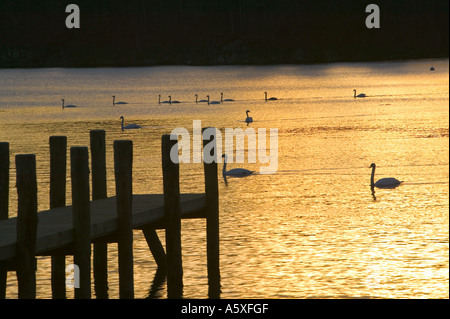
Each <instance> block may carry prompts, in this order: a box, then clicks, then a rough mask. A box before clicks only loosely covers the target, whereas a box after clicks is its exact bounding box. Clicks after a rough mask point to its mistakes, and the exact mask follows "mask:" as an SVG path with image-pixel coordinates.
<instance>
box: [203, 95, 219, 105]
mask: <svg viewBox="0 0 450 319" xmlns="http://www.w3.org/2000/svg"><path fill="white" fill-rule="evenodd" d="M206 97H207V98H208V105H210V104H220V102H219V101H209V95H207V96H206Z"/></svg>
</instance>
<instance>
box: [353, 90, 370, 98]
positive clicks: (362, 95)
mask: <svg viewBox="0 0 450 319" xmlns="http://www.w3.org/2000/svg"><path fill="white" fill-rule="evenodd" d="M366 96H367V95H365V94H364V93H360V94H358V95H356V90H353V97H354V98H355V99H356V98H357V97H366Z"/></svg>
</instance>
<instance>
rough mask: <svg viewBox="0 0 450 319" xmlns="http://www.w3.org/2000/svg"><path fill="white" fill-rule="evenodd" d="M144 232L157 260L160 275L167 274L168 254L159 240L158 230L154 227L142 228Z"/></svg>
mask: <svg viewBox="0 0 450 319" xmlns="http://www.w3.org/2000/svg"><path fill="white" fill-rule="evenodd" d="M142 232H143V233H144V237H145V240H146V241H147V245H148V247H149V248H150V251H151V253H152V255H153V258H155V262H156V264H157V265H158V271H159V272H160V273H166V272H167V260H166V258H167V257H166V252H165V251H164V247H163V245H162V243H161V241H160V240H159V237H158V234H157V233H156V230H155V229H154V228H153V227H149V226H147V227H143V228H142Z"/></svg>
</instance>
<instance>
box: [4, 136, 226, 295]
mask: <svg viewBox="0 0 450 319" xmlns="http://www.w3.org/2000/svg"><path fill="white" fill-rule="evenodd" d="M212 141H213V142H215V138H214V137H213V136H211V137H210V138H208V139H205V140H204V144H205V145H206V144H207V143H210V142H212ZM161 142H162V164H163V167H162V168H163V186H164V213H165V225H166V252H164V248H163V247H162V245H161V243H160V241H159V238H158V236H157V234H156V232H155V229H154V228H152V227H144V228H143V232H144V235H145V238H146V240H147V243H148V245H149V247H150V250H151V251H152V253H153V256H154V257H155V260H156V262H157V264H158V267H159V268H165V269H166V272H167V293H168V297H169V298H181V297H182V294H183V279H182V277H183V267H182V257H181V206H180V186H179V164H177V163H174V162H173V161H172V160H171V158H170V150H171V148H172V147H173V146H174V145H175V143H176V142H177V141H176V140H171V139H170V136H169V135H163V137H162V141H161ZM90 146H91V168H92V200H96V199H102V198H106V197H107V185H106V143H105V131H103V130H93V131H91V132H90ZM212 149H215V148H212ZM66 157H67V138H66V137H65V136H52V137H50V208H57V207H63V206H65V204H66V198H65V197H66V195H65V194H66V170H67V167H66V162H67V158H66ZM88 157H89V156H88V148H87V147H71V148H70V162H71V171H70V172H71V181H72V206H73V227H74V246H73V256H74V264H76V265H77V266H78V267H79V270H80V271H79V280H80V282H79V283H80V288H77V289H75V298H91V260H90V258H91V236H90V190H89V163H88ZM15 160H16V179H17V183H16V184H17V194H18V214H17V258H16V260H15V264H16V273H17V278H18V286H19V298H35V296H36V277H35V267H36V259H35V245H36V229H37V223H38V214H37V181H36V157H35V155H33V154H22V155H16V157H15ZM132 161H133V144H132V141H130V140H118V141H114V172H115V181H116V200H117V203H116V204H117V216H118V232H117V236H116V238H115V240H116V241H117V242H118V256H119V295H120V298H134V282H133V232H132V220H131V217H132V216H131V215H132V194H133V191H132ZM204 171H205V193H206V201H207V207H206V214H207V216H206V219H207V264H208V284H209V291H208V292H209V297H210V298H219V296H220V269H219V215H218V209H219V207H218V181H217V164H216V163H215V162H213V163H204ZM8 190H9V144H8V143H0V219H7V218H8V205H9V203H8V197H9V192H8ZM107 244H108V241H107V240H106V239H99V240H96V241H95V242H94V246H93V247H94V254H93V257H94V267H93V268H94V285H95V292H96V296H97V298H102V299H103V298H107V297H108V287H107V258H108V257H107ZM67 254H68V252H64V251H63V252H55V253H52V279H51V281H52V297H53V298H56V299H61V298H66V281H65V280H66V277H65V276H66V274H65V256H66V255H67ZM5 285H6V271H4V270H2V269H0V298H4V297H5V289H6V286H5Z"/></svg>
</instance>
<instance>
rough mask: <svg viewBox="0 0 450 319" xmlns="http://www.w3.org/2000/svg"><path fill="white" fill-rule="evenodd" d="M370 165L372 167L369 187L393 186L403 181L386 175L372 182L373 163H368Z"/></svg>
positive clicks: (373, 175)
mask: <svg viewBox="0 0 450 319" xmlns="http://www.w3.org/2000/svg"><path fill="white" fill-rule="evenodd" d="M370 167H371V168H372V175H371V176H370V187H371V188H374V187H378V188H395V187H397V186H398V185H400V184H401V183H403V181H399V180H398V179H396V178H393V177H387V178H382V179H379V180H378V181H377V182H376V183H374V177H375V167H376V165H375V163H372V164H370Z"/></svg>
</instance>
